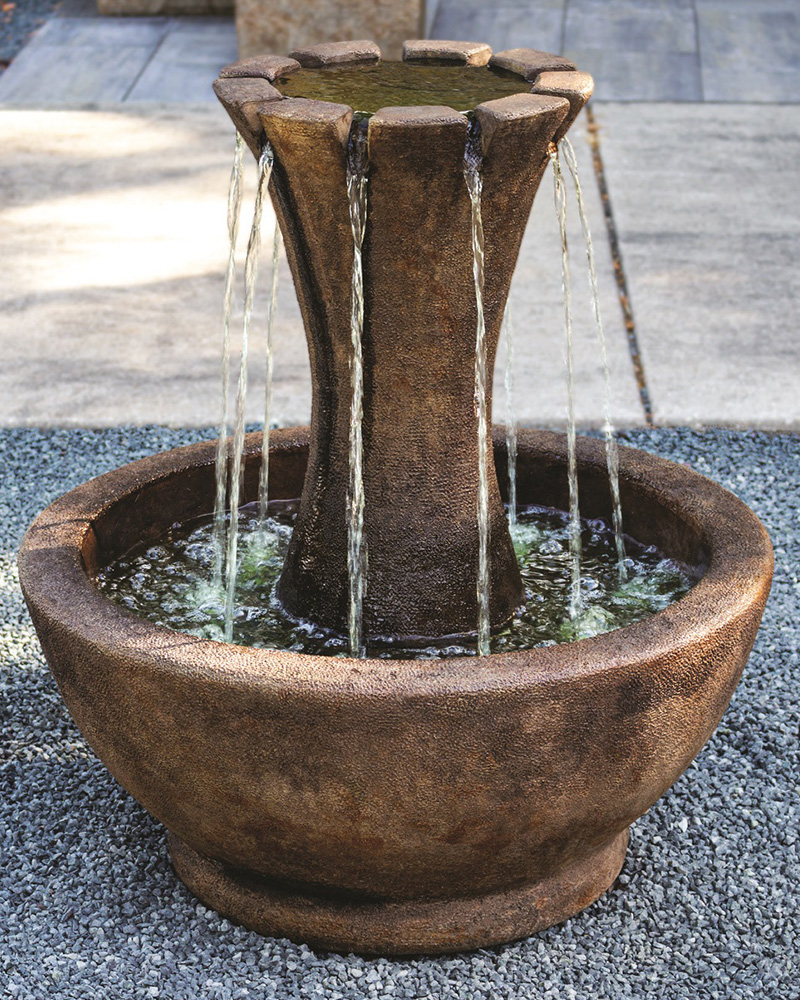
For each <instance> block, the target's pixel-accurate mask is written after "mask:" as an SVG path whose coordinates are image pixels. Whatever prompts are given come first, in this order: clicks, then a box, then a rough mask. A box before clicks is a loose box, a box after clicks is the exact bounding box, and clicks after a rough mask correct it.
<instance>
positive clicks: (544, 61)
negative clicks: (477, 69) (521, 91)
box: [489, 49, 575, 81]
mask: <svg viewBox="0 0 800 1000" xmlns="http://www.w3.org/2000/svg"><path fill="white" fill-rule="evenodd" d="M489 65H490V66H495V67H497V69H507V70H509V72H511V73H519V75H520V76H522V77H524V78H525V79H526V80H530V81H533V80H535V79H536V77H537V76H538V75H539V74H540V73H546V72H549V71H555V72H564V71H567V72H568V71H570V70H574V69H575V63H573V62H570V61H569V59H565V58H564V57H563V56H557V55H554V54H553V53H552V52H541V51H539V49H506V50H505V51H503V52H495V54H494V55H493V56H492V58H491V59H490V60H489Z"/></svg>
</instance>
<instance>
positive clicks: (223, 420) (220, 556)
mask: <svg viewBox="0 0 800 1000" xmlns="http://www.w3.org/2000/svg"><path fill="white" fill-rule="evenodd" d="M243 153H244V139H243V138H242V136H241V134H240V133H239V132H237V133H236V148H235V150H234V154H233V166H232V167H231V179H230V184H229V185H228V268H227V271H226V273H225V295H224V298H223V308H222V385H221V389H220V420H219V436H218V437H217V460H216V495H215V499H214V535H213V539H214V540H213V545H214V559H213V567H212V571H211V586H212V589H213V590H214V591H219V590H221V588H222V572H223V566H224V565H225V534H226V531H227V524H228V520H227V516H226V506H227V505H226V503H225V501H226V494H227V478H228V442H229V439H230V428H229V424H228V389H229V382H230V373H231V308H232V304H233V288H234V283H235V279H236V239H237V236H238V234H239V216H240V214H241V208H242V156H243Z"/></svg>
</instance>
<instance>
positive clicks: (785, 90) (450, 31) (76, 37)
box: [0, 0, 800, 105]
mask: <svg viewBox="0 0 800 1000" xmlns="http://www.w3.org/2000/svg"><path fill="white" fill-rule="evenodd" d="M75 2H76V0H71V4H67V6H66V8H65V12H66V13H68V14H69V15H70V16H68V17H57V18H53V19H52V20H51V21H50V22H48V24H47V25H46V26H45V27H44V28H43V29H41V30H40V31H39V32H37V34H36V35H35V36H34V37H33V39H32V41H31V42H30V43H29V44H28V46H27V47H26V48H25V49H24V50H23V51H22V53H20V55H19V56H18V57H17V58H16V59H15V60H14V62H13V63H12V64H11V67H10V68H9V69H8V70H7V71H6V72H5V73H4V74H3V75H2V76H0V103H15V104H16V103H27V104H31V105H45V104H47V105H56V104H64V105H70V104H71V105H80V104H85V103H89V102H104V101H141V100H161V101H167V100H174V101H180V102H187V103H193V102H198V101H205V100H211V97H210V96H209V90H208V81H210V80H211V79H213V78H214V76H215V75H216V73H217V71H218V69H219V68H220V66H221V65H223V64H224V63H225V62H229V61H231V60H232V59H234V58H235V56H236V40H235V30H234V25H233V20H232V18H230V17H229V18H213V17H208V18H166V17H161V18H157V17H156V18H100V17H86V16H72V15H73V14H85V13H86V8H85V4H84V5H83V6H81V3H83V0H79V2H78V6H77V7H75V6H74V4H75ZM431 33H432V36H433V37H436V38H468V39H474V40H482V41H487V42H489V44H490V45H492V47H493V48H494V49H495V50H499V49H504V48H514V47H516V46H526V45H527V46H533V47H536V48H541V49H545V50H549V51H553V52H564V53H565V54H566V55H568V56H569V57H570V58H572V59H574V60H575V61H576V62H577V63H578V64H579V65H580V66H581V67H582V68H584V69H586V70H587V71H588V72H590V73H592V74H593V75H594V77H595V82H596V92H595V97H596V99H597V100H613V101H700V100H709V101H726V102H727V101H733V102H737V101H749V102H752V101H757V102H775V101H777V102H791V103H797V102H800V9H798V6H797V0H730V2H728V0H500V2H499V3H498V4H496V5H489V4H486V3H483V2H482V0H439V3H438V5H437V6H436V9H435V11H433V12H432V27H431ZM745 87H746V93H745Z"/></svg>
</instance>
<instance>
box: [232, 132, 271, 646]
mask: <svg viewBox="0 0 800 1000" xmlns="http://www.w3.org/2000/svg"><path fill="white" fill-rule="evenodd" d="M273 162H274V156H273V152H272V147H271V146H270V144H269V143H266V144H265V145H264V148H263V150H262V152H261V156H260V158H259V161H258V188H257V190H256V200H255V205H254V207H253V222H252V225H251V227H250V238H249V239H248V241H247V256H246V257H245V265H244V289H245V291H244V317H243V320H242V347H241V357H240V360H239V379H238V384H237V391H236V422H235V425H234V432H233V447H232V453H231V461H230V481H229V485H228V506H229V509H230V522H229V524H228V544H227V552H226V556H225V639H226V641H227V642H232V641H233V616H234V610H235V596H236V573H237V569H238V545H239V501H240V499H241V492H242V475H243V472H244V461H243V453H244V407H245V400H246V398H247V353H248V340H249V334H250V320H251V318H252V315H253V301H254V299H255V291H256V279H257V277H258V256H259V250H260V248H261V216H262V213H263V209H264V200H265V198H266V197H267V189H268V187H269V180H270V177H271V176H272V164H273Z"/></svg>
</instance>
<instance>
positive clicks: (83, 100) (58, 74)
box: [0, 44, 148, 107]
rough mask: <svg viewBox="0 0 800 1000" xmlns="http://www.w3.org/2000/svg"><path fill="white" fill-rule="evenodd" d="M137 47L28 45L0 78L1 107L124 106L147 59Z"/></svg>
mask: <svg viewBox="0 0 800 1000" xmlns="http://www.w3.org/2000/svg"><path fill="white" fill-rule="evenodd" d="M147 54H148V50H147V49H145V48H142V47H141V46H135V45H134V46H125V45H118V46H116V47H113V48H110V47H106V48H98V47H96V46H92V45H70V46H66V45H38V44H37V45H33V44H31V45H29V46H28V47H27V48H25V49H23V51H22V52H21V53H20V54H19V55H18V56H17V58H16V59H15V60H14V61H13V62H12V64H11V66H10V67H9V68H8V69H7V70H6V71H5V73H3V75H2V76H0V104H16V105H23V106H24V105H27V106H30V107H56V106H59V105H71V106H73V107H74V106H75V105H80V104H92V103H97V102H104V101H105V102H109V101H123V100H124V99H125V96H126V95H127V94H128V92H129V91H130V89H131V87H133V85H134V83H135V82H136V80H137V78H138V76H139V74H140V73H141V70H142V65H143V63H144V61H145V59H146V58H147Z"/></svg>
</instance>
